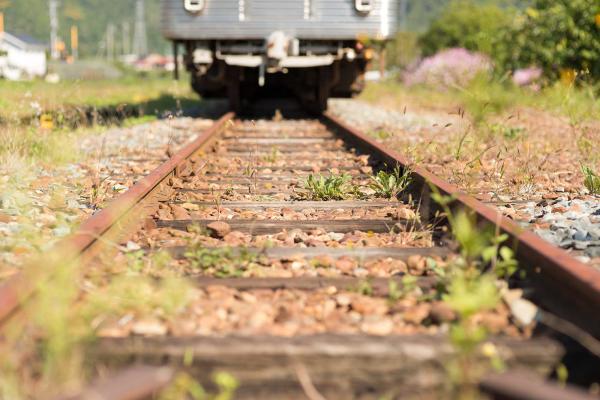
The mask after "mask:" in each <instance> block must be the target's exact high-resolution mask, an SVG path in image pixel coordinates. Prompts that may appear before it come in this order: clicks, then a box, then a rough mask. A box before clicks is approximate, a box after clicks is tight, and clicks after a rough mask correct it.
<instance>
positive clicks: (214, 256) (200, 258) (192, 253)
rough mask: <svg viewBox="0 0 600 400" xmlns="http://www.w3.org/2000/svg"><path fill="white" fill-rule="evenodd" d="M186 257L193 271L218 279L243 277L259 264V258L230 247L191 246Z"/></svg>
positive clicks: (243, 250)
mask: <svg viewBox="0 0 600 400" xmlns="http://www.w3.org/2000/svg"><path fill="white" fill-rule="evenodd" d="M184 256H185V257H186V258H187V259H188V261H189V262H190V264H191V268H192V269H195V270H196V269H199V270H202V271H206V272H209V273H212V274H214V276H216V277H218V278H229V277H241V276H242V275H243V274H244V271H246V270H247V269H248V268H250V267H251V266H252V265H253V264H256V263H258V262H259V257H258V256H257V255H256V254H255V253H252V252H250V251H248V250H247V249H244V248H242V249H240V251H239V252H235V251H234V250H233V249H231V248H229V247H223V248H216V249H210V248H206V247H203V246H202V245H191V246H190V247H188V249H187V251H186V252H185V254H184Z"/></svg>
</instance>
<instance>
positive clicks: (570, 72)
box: [495, 0, 600, 82]
mask: <svg viewBox="0 0 600 400" xmlns="http://www.w3.org/2000/svg"><path fill="white" fill-rule="evenodd" d="M599 15H600V2H599V1H598V0H534V2H533V6H532V7H531V8H528V9H527V10H526V12H525V13H524V15H523V16H522V17H521V18H520V20H519V21H518V24H517V26H516V27H515V28H514V29H513V30H512V31H510V32H508V33H506V34H505V35H504V40H503V42H504V47H505V48H506V52H504V53H502V54H499V55H498V57H495V58H496V59H498V61H499V64H501V65H502V66H503V67H504V68H505V69H516V68H520V67H527V66H532V65H536V66H539V67H541V68H542V69H543V70H544V73H545V75H546V76H547V77H550V78H558V77H561V78H562V79H563V80H564V81H567V82H571V81H573V80H574V79H575V77H576V76H583V78H584V79H588V80H597V79H598V78H600V40H598V38H599V37H600V16H599Z"/></svg>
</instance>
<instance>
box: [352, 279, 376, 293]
mask: <svg viewBox="0 0 600 400" xmlns="http://www.w3.org/2000/svg"><path fill="white" fill-rule="evenodd" d="M353 290H354V291H355V292H357V293H359V294H362V295H363V296H373V284H371V281H370V280H368V279H365V280H362V281H360V282H359V283H358V284H357V285H356V287H355V288H353Z"/></svg>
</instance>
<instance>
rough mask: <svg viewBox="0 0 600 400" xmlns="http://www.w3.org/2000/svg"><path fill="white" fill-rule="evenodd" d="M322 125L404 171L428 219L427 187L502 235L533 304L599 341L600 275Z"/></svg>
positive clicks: (372, 145)
mask: <svg viewBox="0 0 600 400" xmlns="http://www.w3.org/2000/svg"><path fill="white" fill-rule="evenodd" d="M323 120H324V122H325V123H326V124H327V125H329V126H330V127H332V128H333V129H335V130H336V132H337V133H338V135H340V136H342V137H343V138H344V139H345V140H346V142H348V143H351V144H354V145H355V146H356V147H357V148H358V149H361V150H362V151H365V152H366V153H368V154H370V155H373V156H375V157H379V158H380V159H381V161H383V162H384V163H386V164H387V165H389V166H393V165H400V166H401V167H404V168H410V170H411V171H412V177H413V182H414V183H415V186H416V191H417V192H418V193H419V195H420V197H419V198H420V199H421V207H422V209H425V210H426V211H425V212H426V213H428V214H429V216H431V215H432V214H433V211H434V210H435V209H436V208H437V206H436V204H432V202H431V201H430V200H429V198H430V194H431V193H430V192H431V187H435V188H436V189H437V190H439V191H440V192H441V193H442V194H445V195H449V196H452V198H453V199H454V201H453V203H452V204H451V206H452V207H453V208H455V207H456V208H463V209H466V210H471V211H472V212H474V213H475V214H476V216H477V217H478V220H479V222H481V223H483V224H488V225H492V226H494V227H496V228H498V229H499V231H500V232H503V233H506V234H507V235H508V236H509V237H510V241H511V242H512V244H513V247H514V249H515V251H516V257H517V259H518V260H519V264H520V266H522V267H525V268H527V271H528V279H530V280H531V281H532V283H533V285H534V286H535V287H536V289H539V290H540V291H541V292H542V293H543V295H542V296H539V297H536V298H535V301H536V302H537V303H538V304H541V305H543V306H544V307H547V308H548V309H550V310H552V311H553V313H555V314H556V315H559V316H560V317H561V318H564V319H566V320H569V321H571V322H572V323H574V324H576V325H577V326H579V327H580V328H582V329H583V330H585V331H587V332H589V333H590V334H592V335H593V336H595V337H596V338H599V337H600V319H599V318H597V316H598V311H600V271H598V270H596V269H594V268H591V267H590V266H588V265H585V264H583V263H581V262H579V261H578V260H576V259H575V258H573V257H572V256H571V255H569V254H568V253H567V252H566V251H564V250H562V249H560V248H558V247H556V246H554V245H552V244H550V243H548V242H546V241H544V240H543V239H542V238H540V237H539V236H537V235H536V234H534V233H533V232H531V231H528V230H525V229H523V228H521V227H519V226H518V225H517V224H516V223H515V222H513V221H512V220H510V219H508V218H506V217H504V216H503V215H502V214H501V213H500V212H498V211H496V210H494V209H493V208H491V207H489V206H487V205H485V204H483V203H481V202H479V201H478V200H477V199H475V198H474V197H472V196H469V195H467V194H466V193H464V192H463V191H461V190H460V189H459V188H458V187H456V186H454V185H452V184H450V183H448V182H446V181H444V180H443V179H441V178H439V177H438V176H436V175H434V174H432V173H430V172H429V171H427V170H426V169H424V168H422V167H419V166H415V165H413V163H411V162H410V161H409V160H408V159H407V158H406V157H404V156H403V155H400V154H398V153H396V152H395V151H393V150H391V149H389V148H387V147H385V146H384V145H382V144H380V143H377V142H376V141H375V140H373V139H371V138H369V137H367V136H366V135H364V134H363V133H361V132H359V131H358V130H357V129H355V128H353V127H351V126H349V125H347V124H346V123H344V122H343V121H341V120H340V119H339V118H337V117H335V116H334V115H332V114H330V113H326V114H325V115H324V116H323Z"/></svg>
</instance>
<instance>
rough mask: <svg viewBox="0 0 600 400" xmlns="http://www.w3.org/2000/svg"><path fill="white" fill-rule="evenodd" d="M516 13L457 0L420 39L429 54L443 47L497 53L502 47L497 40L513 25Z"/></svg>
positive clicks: (423, 48)
mask: <svg viewBox="0 0 600 400" xmlns="http://www.w3.org/2000/svg"><path fill="white" fill-rule="evenodd" d="M514 16H515V11H514V9H512V8H506V9H503V8H500V7H498V6H496V5H477V4H475V3H474V2H473V1H469V0H455V1H453V2H451V3H450V4H449V5H448V6H447V7H446V8H445V9H444V11H443V12H442V14H441V15H440V17H439V18H437V19H436V20H435V21H433V23H432V24H431V26H430V27H429V29H428V30H427V31H426V32H425V33H424V34H423V35H422V36H421V38H420V40H419V43H420V45H421V47H422V50H423V55H425V56H430V55H432V54H435V53H437V52H438V51H439V50H442V49H446V48H452V47H462V48H465V49H467V50H471V51H476V52H480V53H485V54H488V55H490V56H492V55H494V56H495V54H496V52H497V51H498V50H499V48H498V47H497V43H496V42H497V40H498V38H499V37H502V36H504V32H506V31H507V30H509V29H510V27H511V25H512V23H513V22H512V21H513V20H514ZM500 48H501V46H500Z"/></svg>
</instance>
